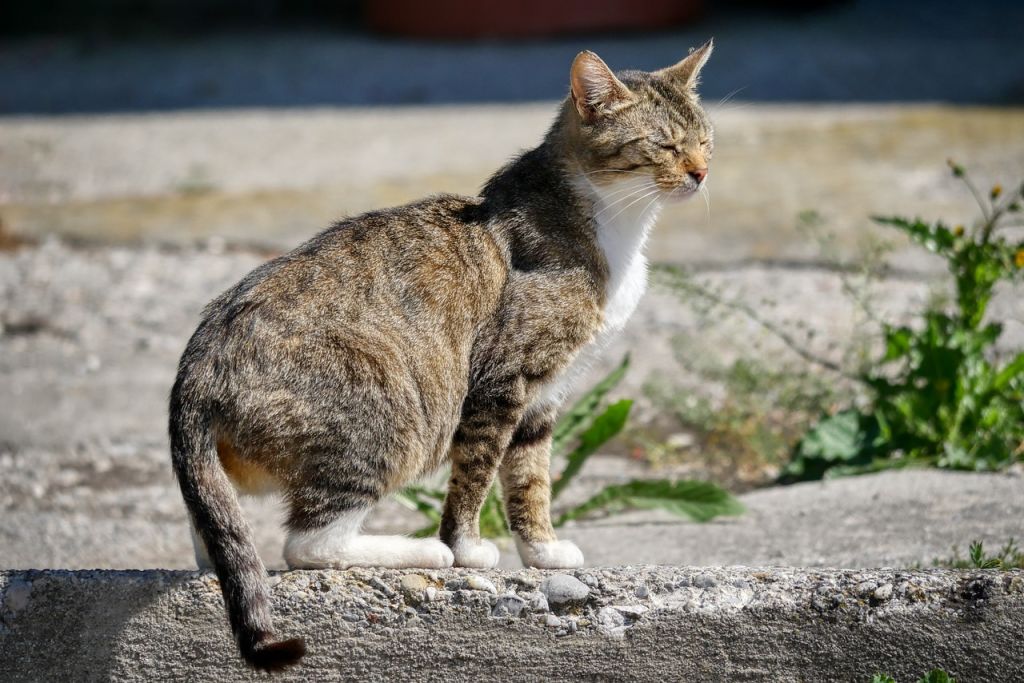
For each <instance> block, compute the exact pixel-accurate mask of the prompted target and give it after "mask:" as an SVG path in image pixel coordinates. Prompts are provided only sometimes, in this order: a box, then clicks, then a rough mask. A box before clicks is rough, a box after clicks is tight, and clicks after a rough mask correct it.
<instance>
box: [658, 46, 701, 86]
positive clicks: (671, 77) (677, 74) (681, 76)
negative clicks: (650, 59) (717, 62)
mask: <svg viewBox="0 0 1024 683" xmlns="http://www.w3.org/2000/svg"><path fill="white" fill-rule="evenodd" d="M714 48H715V40H714V38H712V39H711V40H709V41H708V42H706V43H704V44H703V45H701V46H700V47H698V48H696V49H691V50H690V54H689V55H687V57H686V58H685V59H684V60H683V61H681V62H679V63H678V64H676V65H675V66H670V67H668V68H666V69H661V70H660V71H655V72H654V73H655V75H658V76H661V77H662V78H664V79H666V80H668V81H670V82H672V83H674V84H675V85H676V87H677V88H680V89H681V90H693V89H695V88H696V87H697V83H698V82H699V81H700V70H701V69H703V68H704V65H705V64H707V62H708V57H710V56H711V51H712V50H713V49H714Z"/></svg>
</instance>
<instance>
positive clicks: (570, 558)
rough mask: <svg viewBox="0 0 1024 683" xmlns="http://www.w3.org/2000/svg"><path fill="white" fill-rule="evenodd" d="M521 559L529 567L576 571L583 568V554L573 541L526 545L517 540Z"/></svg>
mask: <svg viewBox="0 0 1024 683" xmlns="http://www.w3.org/2000/svg"><path fill="white" fill-rule="evenodd" d="M516 546H517V547H518V548H519V558H520V559H521V560H522V561H523V564H525V565H526V566H527V567H537V568H538V569H575V568H576V567H582V566H583V552H582V551H581V550H580V549H579V548H578V547H576V544H575V543H573V542H572V541H549V542H547V543H526V542H525V541H520V540H519V538H518V537H517V538H516Z"/></svg>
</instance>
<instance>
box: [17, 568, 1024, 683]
mask: <svg viewBox="0 0 1024 683" xmlns="http://www.w3.org/2000/svg"><path fill="white" fill-rule="evenodd" d="M271 581H272V584H273V606H274V616H275V628H276V630H277V632H278V633H279V634H280V635H282V636H288V637H294V636H301V637H303V638H305V639H306V644H307V647H308V651H309V654H308V655H307V657H306V658H305V659H304V660H303V662H302V663H301V664H300V665H299V666H298V667H297V668H295V669H292V670H290V671H289V672H287V673H285V674H283V675H279V676H276V677H275V678H276V679H277V680H282V681H286V680H296V681H298V680H317V681H349V680H390V681H423V680H445V681H474V682H475V683H485V682H487V681H574V680H610V681H611V680H623V681H625V680H628V681H656V682H658V683H662V682H663V681H666V680H687V681H708V680H730V681H740V680H743V681H797V680H799V681H864V682H867V681H870V680H871V677H872V675H873V674H874V673H876V672H886V673H889V674H891V675H893V676H894V677H896V679H897V680H899V681H913V680H917V677H918V676H920V675H921V674H922V673H924V672H925V671H928V670H930V669H932V668H937V667H941V668H943V669H945V670H946V671H948V672H949V673H951V674H952V675H954V676H956V677H957V679H958V680H960V681H1011V680H1019V675H1020V671H1021V666H1022V664H1024V661H1022V655H1021V651H1020V642H1021V638H1022V637H1024V572H1022V571H1009V572H997V571H993V570H988V571H951V570H932V571H904V570H892V569H880V570H808V569H779V568H745V567H727V568H714V569H712V568H695V567H652V566H638V567H612V568H607V569H583V570H578V571H575V572H573V573H571V574H569V573H558V572H542V571H537V570H520V571H517V572H504V571H470V570H442V571H426V570H420V571H417V570H401V571H396V570H352V571H293V572H284V573H275V574H273V575H272V577H271ZM0 590H2V592H3V603H2V607H0V619H2V621H0V679H2V680H4V681H6V682H7V683H17V682H20V681H39V680H71V679H73V680H76V681H100V680H104V681H105V680H118V681H152V680H217V681H245V680H266V679H267V678H266V676H265V675H263V674H257V673H255V672H252V671H250V670H248V669H246V668H245V667H244V666H243V665H242V663H241V661H240V659H239V656H238V654H237V651H236V648H235V645H234V643H233V642H232V640H231V637H230V635H229V633H228V628H227V623H226V619H225V615H224V608H223V604H222V601H221V595H220V590H219V587H218V584H217V581H216V579H215V578H214V577H213V575H212V574H199V573H195V572H181V571H8V572H0Z"/></svg>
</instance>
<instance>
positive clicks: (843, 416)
mask: <svg viewBox="0 0 1024 683" xmlns="http://www.w3.org/2000/svg"><path fill="white" fill-rule="evenodd" d="M950 165H951V167H952V170H953V175H954V176H955V177H957V178H959V179H961V180H962V181H963V182H964V183H966V185H967V187H968V188H969V189H970V191H971V192H972V194H974V196H975V198H976V199H977V201H978V204H979V206H980V208H981V214H982V217H981V220H979V221H978V222H977V223H976V224H975V225H974V226H973V228H971V229H965V228H964V227H963V226H957V227H955V228H949V227H947V226H946V225H945V224H943V223H942V222H935V223H926V222H924V221H922V220H919V219H915V220H908V219H906V218H899V217H876V218H875V219H874V220H875V221H876V222H877V223H879V224H882V225H887V226H890V227H893V228H896V229H897V230H900V231H901V232H903V233H904V234H905V235H907V236H908V237H909V238H910V239H911V240H913V241H914V242H916V243H917V244H920V245H921V246H923V247H925V248H926V249H928V250H929V251H931V252H933V253H935V254H937V255H939V256H940V257H942V258H943V259H944V260H945V262H946V266H947V268H948V270H949V272H950V274H951V276H952V278H953V284H954V286H955V291H956V298H955V309H954V310H942V309H939V308H930V309H928V310H926V311H925V312H924V313H923V314H922V315H921V319H920V321H919V324H917V325H914V326H909V325H888V324H884V325H883V330H882V332H883V341H884V354H883V355H882V357H881V358H880V359H879V360H878V362H877V363H876V364H875V366H874V368H873V369H870V370H868V371H866V372H864V373H863V374H862V375H861V377H860V379H861V381H862V382H863V383H864V385H865V386H866V388H867V390H868V392H869V398H870V407H869V409H867V410H863V411H862V410H858V409H855V408H850V409H846V410H842V411H840V412H837V413H835V414H833V415H827V416H825V417H823V418H822V419H821V420H820V421H819V422H818V423H817V424H815V425H814V426H813V427H811V428H810V429H809V430H808V431H807V433H806V434H805V435H804V437H803V438H802V439H801V440H800V442H799V443H797V445H796V447H795V449H794V457H793V459H792V461H791V462H790V463H789V465H787V467H786V469H785V470H784V472H783V480H789V481H795V480H805V479H817V478H821V477H822V476H824V475H825V474H826V473H828V474H829V475H836V474H850V473H858V472H865V471H872V470H877V469H884V468H889V467H902V466H908V465H931V466H938V467H946V468H952V469H967V470H997V469H1000V468H1003V467H1006V466H1008V465H1009V464H1011V463H1012V462H1014V461H1015V460H1017V459H1019V458H1020V456H1021V455H1022V453H1024V352H1021V353H1018V354H1017V355H1016V356H1014V357H1013V358H1010V359H1008V360H1004V361H1001V362H1000V361H999V360H997V359H996V357H995V345H996V342H997V340H998V339H999V336H1000V334H1001V333H1002V331H1003V326H1002V324H1001V323H999V322H997V321H988V322H986V318H985V313H986V311H987V309H988V304H989V302H990V301H991V299H992V296H993V294H994V292H995V288H996V286H997V285H998V284H999V283H1001V282H1004V281H1005V282H1012V281H1014V280H1018V279H1019V278H1020V276H1021V274H1022V273H1024V240H1022V241H1018V242H1011V241H1010V240H1009V239H1007V237H1006V235H1005V234H1003V232H1002V231H1001V228H1002V227H1003V222H1004V219H1006V218H1007V216H1009V215H1010V214H1015V213H1019V212H1020V211H1021V199H1022V197H1024V186H1022V187H1020V188H1019V189H1018V190H1016V191H1015V192H1014V193H1012V194H1010V195H1009V196H1007V197H1005V198H1003V199H1000V198H1001V197H1002V195H1003V191H1002V188H1001V187H1000V186H998V185H997V186H995V187H993V188H992V190H991V191H990V192H989V194H988V196H987V197H982V195H981V194H980V193H979V192H978V191H977V189H976V188H975V186H974V184H973V183H972V182H971V180H970V178H969V177H968V176H967V173H966V172H965V171H964V169H963V168H962V167H961V166H958V165H956V164H953V163H951V164H950Z"/></svg>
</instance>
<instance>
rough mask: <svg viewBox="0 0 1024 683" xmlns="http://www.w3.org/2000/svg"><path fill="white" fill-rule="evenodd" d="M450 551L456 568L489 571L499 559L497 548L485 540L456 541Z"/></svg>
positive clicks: (499, 554) (496, 564)
mask: <svg viewBox="0 0 1024 683" xmlns="http://www.w3.org/2000/svg"><path fill="white" fill-rule="evenodd" d="M452 551H453V552H454V553H455V566H456V567H473V568H474V569H491V568H492V567H497V566H498V559H499V558H500V557H501V552H500V551H499V550H498V546H496V545H494V544H493V543H491V542H490V541H485V540H479V541H456V543H455V545H454V546H453V547H452Z"/></svg>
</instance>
